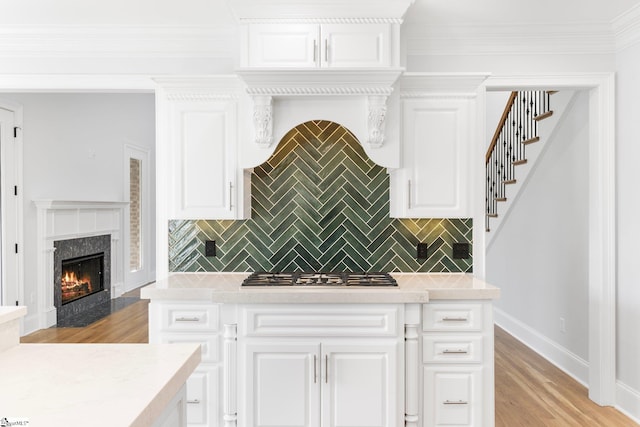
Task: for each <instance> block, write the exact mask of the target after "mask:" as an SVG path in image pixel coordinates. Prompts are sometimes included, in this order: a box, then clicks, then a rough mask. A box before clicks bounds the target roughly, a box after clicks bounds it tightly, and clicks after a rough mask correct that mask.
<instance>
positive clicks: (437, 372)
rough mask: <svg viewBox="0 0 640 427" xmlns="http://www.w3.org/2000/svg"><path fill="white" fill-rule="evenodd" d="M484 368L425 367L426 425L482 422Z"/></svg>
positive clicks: (459, 424) (477, 425)
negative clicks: (482, 374) (482, 376)
mask: <svg viewBox="0 0 640 427" xmlns="http://www.w3.org/2000/svg"><path fill="white" fill-rule="evenodd" d="M481 373H482V368H480V367H477V368H468V369H466V368H453V367H452V368H442V367H426V368H424V418H425V419H424V422H425V424H424V425H426V426H451V425H455V426H460V427H462V426H474V427H480V426H481V425H482V383H481V381H482V380H481Z"/></svg>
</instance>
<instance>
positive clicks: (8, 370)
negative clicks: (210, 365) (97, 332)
mask: <svg viewBox="0 0 640 427" xmlns="http://www.w3.org/2000/svg"><path fill="white" fill-rule="evenodd" d="M200 358H201V351H200V346H199V345H198V344H156V345H154V344H20V345H17V346H14V347H12V348H10V349H8V350H5V351H3V352H0V384H1V385H0V418H2V417H12V418H16V419H28V420H29V423H30V424H29V425H31V426H47V427H58V426H60V427H62V426H64V427H74V426H78V427H80V426H83V427H84V426H92V427H103V426H104V427H107V426H109V427H113V426H123V427H124V426H150V425H152V424H153V422H154V421H155V419H156V418H157V417H158V416H159V415H161V414H162V412H163V411H164V409H165V407H166V406H167V404H168V403H169V402H170V401H171V400H172V399H173V397H174V396H175V395H176V393H177V392H178V391H180V389H181V387H182V386H183V385H184V383H185V381H186V380H187V378H188V377H189V375H191V373H192V372H193V370H194V369H195V368H196V366H198V364H199V363H200Z"/></svg>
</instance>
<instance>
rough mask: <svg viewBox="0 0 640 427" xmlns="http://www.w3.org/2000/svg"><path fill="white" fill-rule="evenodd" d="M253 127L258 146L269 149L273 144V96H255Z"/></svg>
mask: <svg viewBox="0 0 640 427" xmlns="http://www.w3.org/2000/svg"><path fill="white" fill-rule="evenodd" d="M253 127H254V130H255V142H256V144H258V145H261V146H264V147H268V146H270V145H271V143H273V98H272V97H271V96H264V95H255V96H253Z"/></svg>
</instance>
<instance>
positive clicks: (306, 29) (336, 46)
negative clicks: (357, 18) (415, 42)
mask: <svg viewBox="0 0 640 427" xmlns="http://www.w3.org/2000/svg"><path fill="white" fill-rule="evenodd" d="M392 25H393V24H390V23H349V24H340V23H328V24H317V23H252V24H247V25H245V27H244V28H243V43H242V49H243V52H242V66H243V67H255V68H318V67H320V68H382V67H390V66H391V65H392V49H391V43H392Z"/></svg>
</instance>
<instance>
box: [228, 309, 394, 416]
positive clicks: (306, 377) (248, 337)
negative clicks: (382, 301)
mask: <svg viewBox="0 0 640 427" xmlns="http://www.w3.org/2000/svg"><path fill="white" fill-rule="evenodd" d="M241 312H242V313H243V314H242V315H241V318H242V319H244V320H245V321H246V324H245V327H241V332H240V333H239V349H240V357H241V362H240V364H239V366H240V367H241V370H240V381H239V384H240V399H241V401H240V402H241V403H240V405H239V414H238V420H239V421H240V425H243V426H246V427H249V426H251V427H258V426H260V427H265V426H275V425H277V426H305V427H307V426H345V427H348V426H354V427H355V426H360V427H366V426H372V427H373V426H387V427H392V426H397V425H400V423H401V421H402V415H403V414H402V413H400V412H401V410H402V401H403V393H402V392H401V390H402V387H403V386H402V384H403V383H402V375H401V373H402V372H404V370H403V363H401V362H402V360H403V359H402V342H403V340H402V339H401V337H402V335H401V334H399V332H398V327H399V325H400V326H401V325H402V313H403V312H402V307H401V306H392V305H387V306H384V307H383V306H362V305H360V306H335V305H331V306H330V305H326V306H323V305H310V306H309V307H308V308H301V307H300V306H288V307H287V306H247V307H246V308H244V309H243V310H241ZM243 358H244V361H242V360H243ZM243 366H244V369H242V367H243Z"/></svg>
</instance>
